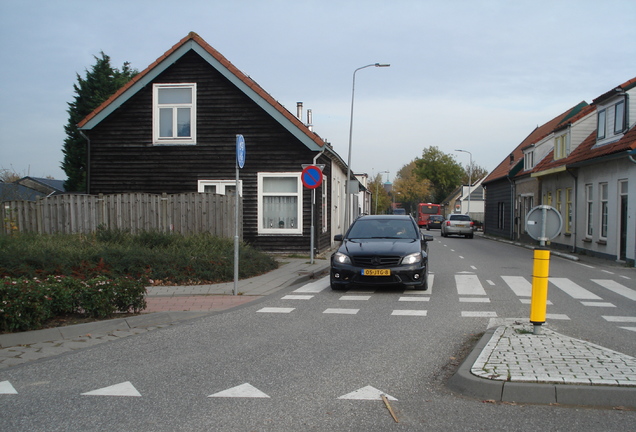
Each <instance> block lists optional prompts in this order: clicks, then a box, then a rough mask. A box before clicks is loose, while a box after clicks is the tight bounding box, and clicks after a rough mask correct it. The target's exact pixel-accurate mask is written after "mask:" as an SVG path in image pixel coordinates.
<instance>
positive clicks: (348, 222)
mask: <svg viewBox="0 0 636 432" xmlns="http://www.w3.org/2000/svg"><path fill="white" fill-rule="evenodd" d="M372 66H373V67H389V66H391V65H390V64H388V63H371V64H368V65H366V66H362V67H359V68H358V69H356V70H354V71H353V84H352V85H351V117H350V122H349V156H348V157H347V179H346V181H345V230H346V229H347V228H348V227H349V225H350V224H351V221H350V220H349V219H350V217H351V216H350V212H351V210H350V209H349V207H350V204H349V202H350V198H349V195H350V192H351V191H350V190H349V183H350V179H351V137H352V136H353V100H354V96H355V91H356V72H358V71H359V70H361V69H366V68H368V67H372Z"/></svg>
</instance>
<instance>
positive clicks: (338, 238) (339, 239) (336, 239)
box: [333, 234, 342, 242]
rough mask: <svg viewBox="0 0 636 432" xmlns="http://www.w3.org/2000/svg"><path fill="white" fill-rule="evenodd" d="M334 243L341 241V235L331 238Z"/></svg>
mask: <svg viewBox="0 0 636 432" xmlns="http://www.w3.org/2000/svg"><path fill="white" fill-rule="evenodd" d="M333 239H334V241H337V242H341V241H342V234H336V235H335V236H333Z"/></svg>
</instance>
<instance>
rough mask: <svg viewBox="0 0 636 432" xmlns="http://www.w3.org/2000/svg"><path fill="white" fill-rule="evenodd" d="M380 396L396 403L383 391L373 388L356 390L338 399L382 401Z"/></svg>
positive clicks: (394, 399) (367, 387)
mask: <svg viewBox="0 0 636 432" xmlns="http://www.w3.org/2000/svg"><path fill="white" fill-rule="evenodd" d="M382 395H384V396H386V398H387V399H388V400H392V401H396V400H397V399H396V398H394V397H393V396H390V395H388V394H386V393H384V392H383V391H380V390H378V389H377V388H375V387H371V386H366V387H362V388H361V389H358V390H356V391H354V392H351V393H347V394H346V395H343V396H340V397H339V398H338V399H353V400H382Z"/></svg>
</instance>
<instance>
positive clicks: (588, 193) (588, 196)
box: [585, 184, 594, 238]
mask: <svg viewBox="0 0 636 432" xmlns="http://www.w3.org/2000/svg"><path fill="white" fill-rule="evenodd" d="M593 190H594V189H593V187H592V185H591V184H586V185H585V236H586V237H587V238H591V237H592V235H593V234H594V228H593V222H592V217H593V214H592V212H593V210H594V201H593Z"/></svg>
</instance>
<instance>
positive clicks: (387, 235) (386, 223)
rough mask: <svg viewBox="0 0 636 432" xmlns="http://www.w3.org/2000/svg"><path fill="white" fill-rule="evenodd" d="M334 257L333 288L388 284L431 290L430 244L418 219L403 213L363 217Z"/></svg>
mask: <svg viewBox="0 0 636 432" xmlns="http://www.w3.org/2000/svg"><path fill="white" fill-rule="evenodd" d="M334 240H335V241H340V242H342V243H341V245H340V247H339V248H338V250H337V251H336V252H335V253H334V254H333V255H332V256H331V274H330V282H331V288H332V289H334V290H343V289H347V287H349V286H351V285H362V286H364V285H386V286H391V285H395V286H403V287H406V288H413V289H420V290H426V289H428V281H427V279H428V254H427V250H428V245H427V242H429V241H432V240H433V237H432V236H430V235H425V234H422V233H421V232H420V229H419V227H418V226H417V223H416V222H415V219H413V218H412V217H411V216H403V215H373V216H361V217H359V218H358V219H356V220H355V221H354V222H353V223H352V224H351V226H350V227H349V230H348V231H347V233H346V234H345V235H344V237H343V236H342V234H338V235H336V236H334Z"/></svg>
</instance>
